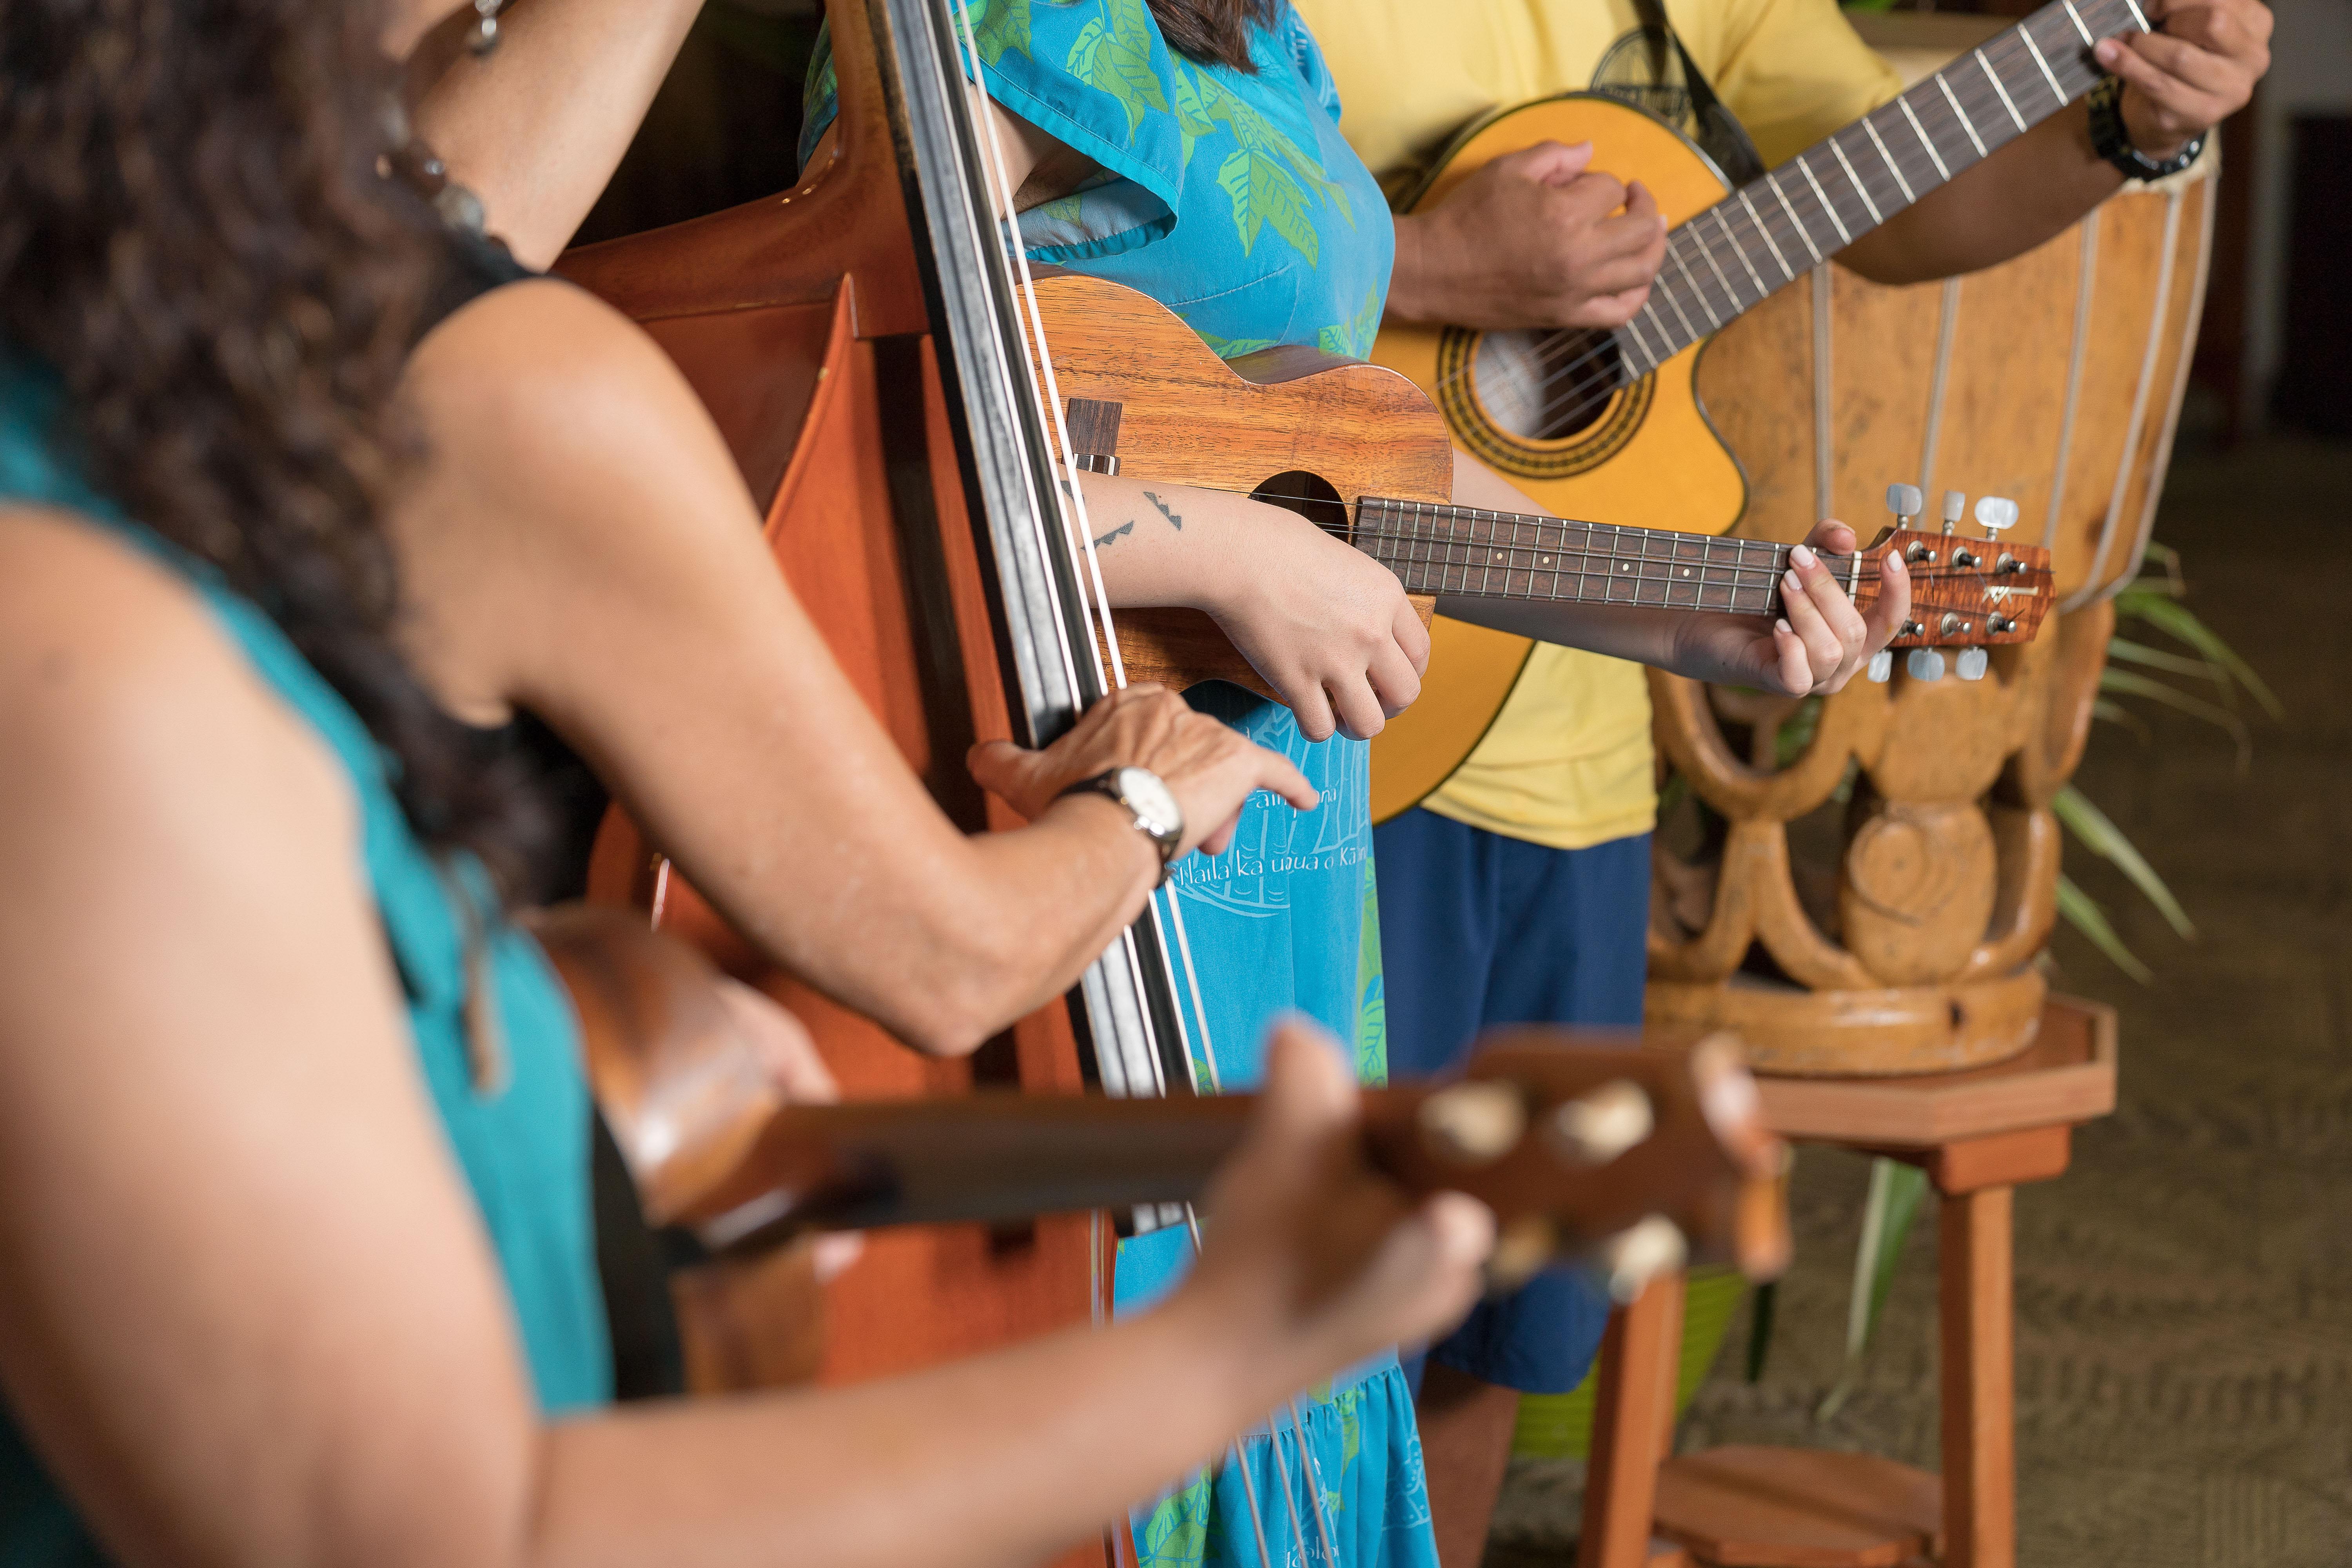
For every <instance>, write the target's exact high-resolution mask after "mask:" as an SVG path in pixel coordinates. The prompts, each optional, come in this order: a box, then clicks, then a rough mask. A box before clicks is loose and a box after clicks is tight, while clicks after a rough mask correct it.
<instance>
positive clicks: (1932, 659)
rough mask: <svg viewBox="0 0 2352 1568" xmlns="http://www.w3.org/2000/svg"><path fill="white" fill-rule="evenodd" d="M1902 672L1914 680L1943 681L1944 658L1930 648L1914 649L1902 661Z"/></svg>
mask: <svg viewBox="0 0 2352 1568" xmlns="http://www.w3.org/2000/svg"><path fill="white" fill-rule="evenodd" d="M1903 672H1904V673H1905V674H1906V675H1908V676H1909V677H1910V678H1911V679H1914V680H1941V679H1944V656H1943V655H1942V654H1940V653H1937V651H1936V650H1935V649H1934V648H1931V647H1915V648H1913V649H1912V650H1911V657H1910V658H1906V659H1905V660H1904V661H1903Z"/></svg>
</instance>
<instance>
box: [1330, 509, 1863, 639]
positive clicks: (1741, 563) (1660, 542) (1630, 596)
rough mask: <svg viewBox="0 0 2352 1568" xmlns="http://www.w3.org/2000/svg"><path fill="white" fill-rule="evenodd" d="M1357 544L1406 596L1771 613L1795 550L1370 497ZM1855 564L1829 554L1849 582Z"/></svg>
mask: <svg viewBox="0 0 2352 1568" xmlns="http://www.w3.org/2000/svg"><path fill="white" fill-rule="evenodd" d="M1355 543H1356V546H1357V548H1359V549H1360V550H1362V551H1364V552H1367V553H1369V554H1370V556H1371V557H1372V558H1373V559H1374V560H1376V561H1378V562H1380V563H1381V564H1382V565H1383V566H1386V567H1387V568H1388V569H1389V570H1390V571H1391V572H1394V573H1395V574H1397V576H1398V577H1399V578H1401V579H1402V581H1403V583H1404V588H1405V592H1406V593H1408V594H1436V595H1454V594H1459V595H1476V596H1478V597H1481V598H1495V599H1550V600H1560V601H1564V602H1568V603H1572V604H1591V605H1646V606H1650V607H1653V608H1658V609H1674V610H1717V611H1721V612H1723V613H1725V614H1727V615H1746V616H1769V615H1773V614H1776V613H1777V612H1778V611H1779V609H1780V578H1781V574H1783V573H1785V572H1786V571H1788V569H1789V550H1790V546H1788V545H1785V544H1774V543H1772V542H1769V541H1766V540H1754V539H1718V538H1714V537H1711V536H1708V535H1706V534H1696V533H1675V532H1673V531H1669V530H1665V529H1654V528H1617V527H1612V525H1610V524H1608V523H1605V522H1577V521H1571V520H1569V519H1565V518H1551V517H1531V516H1527V515H1524V514H1521V513H1516V512H1506V511H1486V510H1480V509H1477V508H1475V507H1462V506H1441V505H1434V504H1431V503H1428V502H1421V501H1402V500H1381V499H1378V498H1374V497H1370V496H1368V497H1366V498H1365V499H1364V500H1362V501H1361V502H1360V503H1359V504H1358V508H1357V512H1356V528H1355ZM1854 559H1855V558H1854V557H1853V556H1850V555H1824V556H1822V563H1823V564H1824V565H1826V566H1828V567H1829V569H1830V570H1831V571H1832V572H1833V573H1835V574H1838V576H1839V580H1840V581H1841V582H1843V581H1845V580H1846V574H1847V573H1848V571H1849V569H1850V567H1851V565H1852V563H1853V561H1854Z"/></svg>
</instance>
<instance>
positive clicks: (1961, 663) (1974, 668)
mask: <svg viewBox="0 0 2352 1568" xmlns="http://www.w3.org/2000/svg"><path fill="white" fill-rule="evenodd" d="M1989 663H1990V660H1989V659H1987V658H1986V657H1985V650H1984V649H1982V648H1980V647H1964V648H1962V649H1961V650H1960V656H1959V657H1958V658H1956V659H1954V660H1952V673H1953V674H1954V675H1957V676H1958V677H1959V678H1960V679H1962V680H1982V679H1984V676H1985V667H1986V666H1987V665H1988V664H1989Z"/></svg>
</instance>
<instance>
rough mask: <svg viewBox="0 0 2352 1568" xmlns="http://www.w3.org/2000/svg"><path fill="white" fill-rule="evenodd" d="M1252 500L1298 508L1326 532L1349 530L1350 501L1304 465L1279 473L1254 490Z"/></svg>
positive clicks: (1285, 508)
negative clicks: (1341, 498)
mask: <svg viewBox="0 0 2352 1568" xmlns="http://www.w3.org/2000/svg"><path fill="white" fill-rule="evenodd" d="M1250 500H1255V501H1264V502H1265V504H1266V505H1268V506H1278V507H1280V508H1282V509H1283V510H1285V511H1295V512H1297V514H1298V515H1299V516H1301V517H1303V518H1305V519H1306V520H1307V521H1309V522H1311V523H1313V524H1315V526H1316V527H1318V528H1320V529H1322V530H1323V531H1326V532H1336V533H1345V532H1346V531H1347V530H1348V503H1347V502H1346V501H1344V500H1340V499H1339V491H1338V490H1336V489H1332V488H1331V485H1330V482H1329V481H1328V480H1327V479H1324V478H1323V477H1322V476H1321V475H1320V474H1310V473H1308V472H1307V470H1306V469H1304V468H1291V469H1288V470H1287V471H1286V472H1283V473H1279V474H1276V475H1275V476H1274V478H1272V479H1267V480H1266V481H1265V483H1263V484H1261V485H1259V486H1258V487H1257V489H1254V490H1252V491H1251V492H1250Z"/></svg>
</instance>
